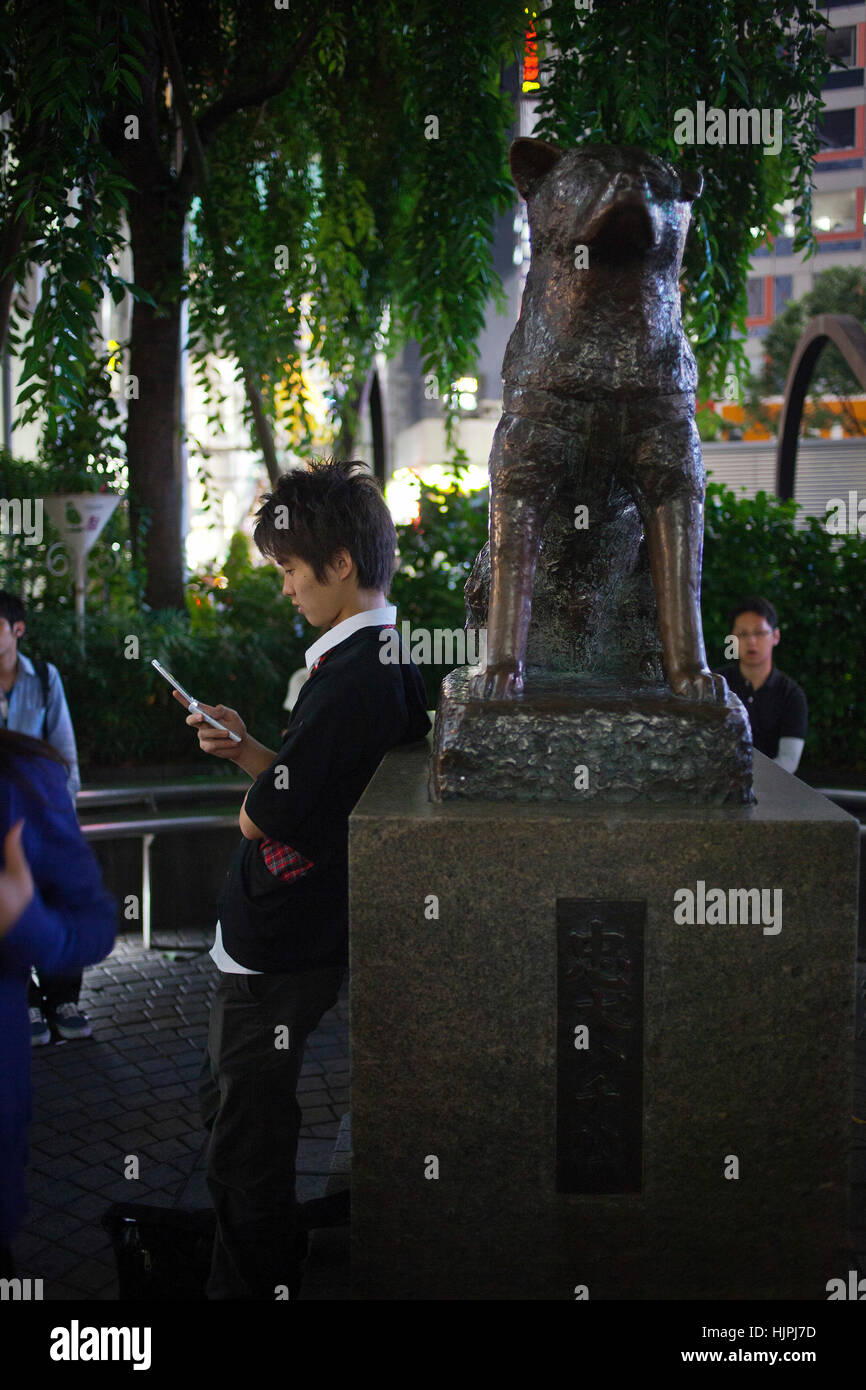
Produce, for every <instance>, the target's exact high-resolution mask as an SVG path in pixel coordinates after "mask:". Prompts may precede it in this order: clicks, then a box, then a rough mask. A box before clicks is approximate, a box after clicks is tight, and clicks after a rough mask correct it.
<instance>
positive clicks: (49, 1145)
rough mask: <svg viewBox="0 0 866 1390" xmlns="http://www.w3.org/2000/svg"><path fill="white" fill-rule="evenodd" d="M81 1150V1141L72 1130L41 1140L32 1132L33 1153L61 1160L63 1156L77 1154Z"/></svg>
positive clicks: (31, 1145)
mask: <svg viewBox="0 0 866 1390" xmlns="http://www.w3.org/2000/svg"><path fill="white" fill-rule="evenodd" d="M80 1148H81V1140H80V1139H79V1138H78V1136H77V1135H76V1134H74V1133H73V1132H72V1131H71V1130H67V1132H66V1133H65V1134H63V1133H61V1134H51V1135H50V1136H49V1137H48V1138H46V1139H39V1138H37V1137H36V1136H35V1135H34V1134H33V1131H32V1130H31V1132H30V1149H31V1152H32V1153H40V1154H46V1155H48V1156H50V1157H57V1158H59V1157H60V1156H61V1154H68V1153H77V1151H78V1150H79V1149H80Z"/></svg>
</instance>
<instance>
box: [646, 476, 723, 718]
mask: <svg viewBox="0 0 866 1390" xmlns="http://www.w3.org/2000/svg"><path fill="white" fill-rule="evenodd" d="M645 522H646V524H645V530H646V541H647V549H648V551H649V560H650V570H651V572H652V579H653V588H654V590H655V596H656V606H657V608H658V615H659V632H660V635H661V640H662V653H663V656H664V665H665V674H666V675H667V678H668V682H669V684H670V687H671V690H672V691H673V692H674V694H675V695H679V696H681V697H682V698H683V699H686V700H697V701H700V702H702V703H706V704H724V702H725V699H726V698H727V693H728V687H727V683H726V681H725V679H724V677H723V676H717V675H714V674H713V672H712V671H711V670H710V669H709V667H708V665H707V657H706V652H705V650H704V633H703V624H702V622H701V550H702V538H703V505H702V503H701V500H700V499H699V498H697V497H695V496H693V495H691V496H690V495H688V494H685V495H680V496H678V497H673V498H670V499H669V500H668V501H667V502H663V503H662V505H661V506H660V507H657V508H656V509H655V511H654V512H652V514H651V515H650V516H649V518H646V519H645Z"/></svg>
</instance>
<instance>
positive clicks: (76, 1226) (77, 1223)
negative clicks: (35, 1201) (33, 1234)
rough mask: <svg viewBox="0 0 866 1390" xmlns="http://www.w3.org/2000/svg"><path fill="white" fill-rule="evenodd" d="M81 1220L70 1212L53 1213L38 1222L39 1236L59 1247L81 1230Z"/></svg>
mask: <svg viewBox="0 0 866 1390" xmlns="http://www.w3.org/2000/svg"><path fill="white" fill-rule="evenodd" d="M81 1224H82V1223H81V1218H80V1217H79V1216H75V1215H74V1214H73V1213H72V1212H67V1211H53V1212H51V1214H50V1215H49V1216H43V1217H42V1219H41V1221H40V1222H39V1234H40V1235H44V1236H45V1237H46V1238H47V1239H48V1240H51V1241H54V1242H56V1243H57V1244H60V1245H66V1244H68V1240H67V1237H68V1236H69V1235H71V1234H72V1232H73V1231H80V1230H81Z"/></svg>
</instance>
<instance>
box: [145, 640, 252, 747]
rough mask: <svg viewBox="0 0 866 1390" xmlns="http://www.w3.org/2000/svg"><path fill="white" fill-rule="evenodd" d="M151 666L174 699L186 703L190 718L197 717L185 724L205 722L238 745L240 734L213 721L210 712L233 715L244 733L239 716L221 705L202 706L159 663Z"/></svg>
mask: <svg viewBox="0 0 866 1390" xmlns="http://www.w3.org/2000/svg"><path fill="white" fill-rule="evenodd" d="M151 665H152V666H155V667H156V669H157V671H158V672H159V674H160V675H161V676H162V677H163V678H164V679H165V680H167V681H168V682H169V683H170V684H171V685H173V686H174V692H173V693H174V698H175V699H178V700H180V701H181V702H183V701H184V700H185V701H186V707H187V709H188V710H189V711H190V715H191V716H198V717H197V718H195V717H191V718H189V719H187V721H186V722H187V724H193V725H199V726H200V725H201V721H202V720H206V722H207V723H208V724H210V725H211V726H212V727H213V728H214V729H219V730H220V731H221V732H222V733H224V734H228V736H229V739H231V740H233V742H235V743H240V742H241V733H237V732H235V730H234V729H230V728H228V727H227V725H226V724H222V723H220V721H219V720H218V719H215V718H214V715H213V713H212V711H219V712H220V713H223V712H224V713H225V714H227V715H228V714H230V715H234V720H233V722H236V723H238V724H240V726H241V730H242V731H243V732H246V730H245V728H244V725H243V721H242V720H241V718H240V716H239V715H238V714H237V713H236V712H235V711H234V710H229V709H226V708H225V707H224V706H223V705H204V704H202V702H201V701H200V700H196V699H195V697H194V696H192V695H190V693H189V691H188V690H184V688H183V686H182V685H181V684H180V682H179V681H177V680H175V678H174V676H173V675H172V674H171V672H170V671H167V670H166V669H165V667H164V666H162V665H160V663H159V662H158V661H156V660H155V659H154V660H153V661H152V662H151ZM199 742H200V743H201V742H202V740H201V738H199ZM208 742H209V743H213V742H216V743H224V742H225V740H213V739H210V740H208ZM202 746H203V747H204V744H202ZM216 751H217V748H213V747H207V748H205V752H208V753H213V752H216Z"/></svg>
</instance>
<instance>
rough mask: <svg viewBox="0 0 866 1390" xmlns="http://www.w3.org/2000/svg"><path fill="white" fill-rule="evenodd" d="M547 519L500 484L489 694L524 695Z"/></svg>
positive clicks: (493, 508)
mask: <svg viewBox="0 0 866 1390" xmlns="http://www.w3.org/2000/svg"><path fill="white" fill-rule="evenodd" d="M491 474H493V470H492V469H491ZM542 520H543V519H542V518H541V516H540V515H539V511H538V508H537V506H536V505H535V504H534V503H532V502H527V501H525V500H524V499H523V498H519V497H515V496H513V495H511V494H509V493H503V492H501V491H498V490H497V489H496V487H495V483H494V486H493V487H492V488H491V499H490V605H489V609H488V615H487V668H486V670H485V671H484V674H483V675H482V676H481V677H479V678H478V684H477V687H476V688H477V689H479V691H480V693H481V694H483V695H484V696H485V697H486V698H488V699H505V698H508V697H509V696H512V695H519V694H520V692H521V691H522V689H523V679H524V663H525V659H526V639H527V636H528V633H529V619H530V616H531V613H532V589H533V585H534V583H535V566H536V562H537V560H538V546H539V542H540V540H541V529H542Z"/></svg>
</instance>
